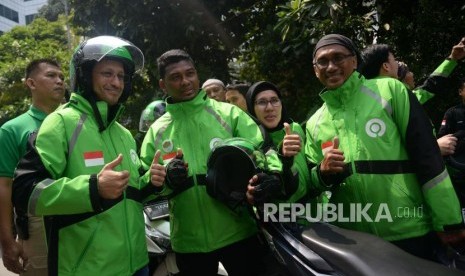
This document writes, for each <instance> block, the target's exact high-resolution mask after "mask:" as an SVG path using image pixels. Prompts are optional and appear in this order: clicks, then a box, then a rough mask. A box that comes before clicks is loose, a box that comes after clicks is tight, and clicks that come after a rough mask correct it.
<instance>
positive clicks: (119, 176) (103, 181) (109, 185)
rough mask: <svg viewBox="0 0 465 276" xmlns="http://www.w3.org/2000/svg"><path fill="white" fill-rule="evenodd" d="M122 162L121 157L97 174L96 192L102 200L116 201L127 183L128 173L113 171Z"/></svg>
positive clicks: (120, 155)
mask: <svg viewBox="0 0 465 276" xmlns="http://www.w3.org/2000/svg"><path fill="white" fill-rule="evenodd" d="M122 161H123V155H122V154H119V155H118V157H117V158H116V159H115V160H113V161H111V162H110V163H108V164H106V165H105V166H104V167H103V168H102V170H101V171H100V172H99V173H98V176H97V177H98V192H99V194H100V196H101V197H102V198H105V199H116V198H118V197H120V196H121V195H122V194H123V192H124V190H125V189H126V187H127V186H128V183H129V172H128V171H126V170H124V171H121V172H119V171H115V170H114V169H115V168H116V167H117V166H118V165H119V164H121V162H122Z"/></svg>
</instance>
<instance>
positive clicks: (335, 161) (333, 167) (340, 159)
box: [320, 137, 345, 175]
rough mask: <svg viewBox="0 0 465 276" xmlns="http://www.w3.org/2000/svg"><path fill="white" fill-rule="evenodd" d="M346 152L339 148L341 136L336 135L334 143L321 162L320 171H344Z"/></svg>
mask: <svg viewBox="0 0 465 276" xmlns="http://www.w3.org/2000/svg"><path fill="white" fill-rule="evenodd" d="M344 165H345V163H344V153H343V152H342V151H341V150H339V138H338V137H334V139H333V145H332V146H331V147H330V149H329V150H328V151H327V152H326V153H325V156H324V159H323V161H322V162H321V164H320V172H321V173H322V174H323V175H328V174H336V173H342V172H343V171H344Z"/></svg>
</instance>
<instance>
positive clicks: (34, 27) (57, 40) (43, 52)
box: [0, 18, 71, 125]
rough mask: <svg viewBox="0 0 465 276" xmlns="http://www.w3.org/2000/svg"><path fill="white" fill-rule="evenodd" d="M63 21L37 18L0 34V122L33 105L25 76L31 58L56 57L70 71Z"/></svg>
mask: <svg viewBox="0 0 465 276" xmlns="http://www.w3.org/2000/svg"><path fill="white" fill-rule="evenodd" d="M64 20H65V19H64V18H61V19H59V20H58V21H56V22H49V21H47V20H46V19H44V18H37V19H35V20H34V21H33V22H32V23H31V24H29V25H27V26H17V27H14V28H13V29H12V30H10V31H9V32H6V33H4V34H3V35H2V36H0V52H1V53H2V55H0V76H1V78H0V125H1V124H3V123H4V122H6V121H7V120H9V119H12V118H14V117H16V116H18V115H19V114H21V113H23V112H25V111H26V110H27V109H28V107H29V105H30V97H29V92H28V90H27V88H26V87H25V85H24V84H23V78H24V72H25V69H26V66H27V64H28V63H29V62H30V61H31V60H33V59H36V58H44V57H50V58H55V59H56V60H58V61H59V62H60V63H61V65H62V67H63V72H64V73H65V75H66V74H67V72H68V62H69V59H70V54H71V53H70V51H69V50H68V47H67V37H66V33H65V30H64V29H63V22H64Z"/></svg>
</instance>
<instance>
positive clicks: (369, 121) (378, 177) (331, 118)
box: [305, 34, 463, 260]
mask: <svg viewBox="0 0 465 276" xmlns="http://www.w3.org/2000/svg"><path fill="white" fill-rule="evenodd" d="M359 62H360V58H359V54H358V50H357V48H356V47H355V45H354V43H353V42H352V41H351V40H350V39H349V38H347V37H345V36H342V35H338V34H330V35H327V36H324V37H323V38H322V39H320V41H319V42H318V43H317V44H316V47H315V50H314V52H313V64H314V70H315V74H316V76H317V77H318V79H319V80H320V82H321V83H322V84H323V85H324V86H325V89H324V90H323V91H322V92H321V93H320V97H321V98H322V99H323V101H324V103H323V106H322V107H321V108H320V109H319V110H318V111H317V112H316V113H315V114H314V115H313V116H312V117H311V118H310V119H309V121H308V122H307V126H306V136H307V143H306V145H305V153H306V157H307V161H308V162H309V163H310V164H311V166H313V168H312V180H313V181H314V183H319V185H320V186H321V187H322V188H326V189H330V190H331V191H332V197H331V203H335V204H337V205H336V206H338V208H340V209H343V210H337V212H336V213H337V214H343V216H342V217H340V216H339V217H338V218H337V219H336V222H335V224H337V225H339V226H341V227H343V228H348V229H353V230H357V231H363V232H368V233H372V234H375V235H377V236H380V237H381V238H383V239H385V240H388V241H391V242H392V243H394V244H395V245H397V246H399V247H400V248H402V249H404V250H405V251H407V252H410V253H411V254H414V255H416V256H419V257H422V258H426V259H430V260H438V258H437V256H436V255H435V252H437V251H438V250H439V249H440V248H441V241H440V240H439V239H438V235H439V236H440V237H441V238H442V240H443V241H445V242H450V243H454V242H455V245H457V243H458V242H459V241H461V240H462V239H463V238H462V237H463V230H462V229H463V222H462V218H461V214H460V206H459V202H458V199H457V196H456V194H455V192H454V190H453V187H452V185H451V181H450V178H449V175H448V174H447V171H446V169H445V166H444V162H443V161H442V158H441V154H440V152H439V148H438V145H437V143H436V140H435V138H434V136H433V131H432V128H431V124H430V122H429V119H428V117H427V116H426V114H425V113H424V111H423V109H422V107H421V105H420V104H419V102H418V100H416V99H415V98H414V96H413V94H412V93H409V92H408V91H407V89H406V87H405V86H404V85H403V84H402V83H401V82H398V81H397V80H395V79H392V78H381V79H372V80H366V79H365V78H364V77H363V76H362V75H361V74H360V73H359V72H358V71H357V66H358V64H359ZM351 204H352V205H353V204H358V206H359V207H360V208H363V210H364V211H363V214H361V213H360V212H358V213H357V212H356V211H355V210H354V209H353V208H351V206H350V205H351ZM380 214H383V215H385V216H379V215H380ZM355 218H360V219H355Z"/></svg>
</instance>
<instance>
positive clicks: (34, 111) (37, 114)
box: [27, 105, 47, 122]
mask: <svg viewBox="0 0 465 276" xmlns="http://www.w3.org/2000/svg"><path fill="white" fill-rule="evenodd" d="M27 113H28V114H29V116H31V117H33V118H35V119H37V120H39V121H41V122H42V121H43V120H44V119H45V117H47V113H45V112H43V111H42V110H40V109H38V108H37V107H35V106H33V105H31V106H30V107H29V110H28V111H27Z"/></svg>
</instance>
